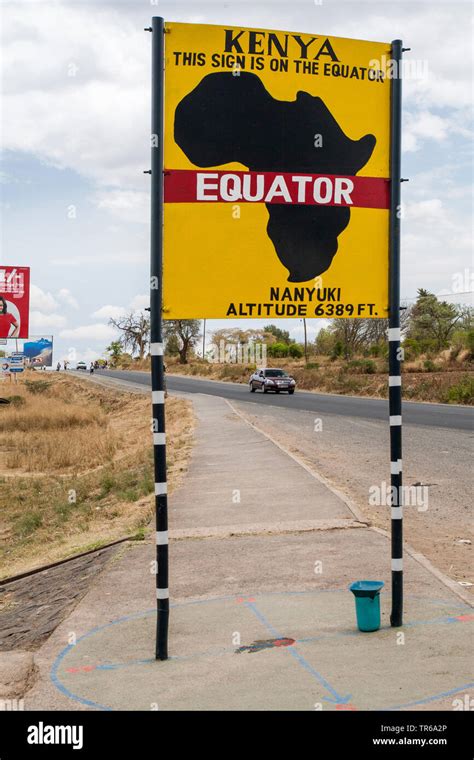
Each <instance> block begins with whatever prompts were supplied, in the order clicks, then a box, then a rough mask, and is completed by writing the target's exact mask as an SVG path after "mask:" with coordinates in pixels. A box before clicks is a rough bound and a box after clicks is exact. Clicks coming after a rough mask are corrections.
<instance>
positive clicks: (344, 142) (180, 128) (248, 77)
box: [174, 71, 376, 282]
mask: <svg viewBox="0 0 474 760" xmlns="http://www.w3.org/2000/svg"><path fill="white" fill-rule="evenodd" d="M174 134H175V140H176V142H177V144H178V145H179V147H180V148H181V149H182V150H183V152H184V153H185V154H186V156H187V158H188V159H189V160H190V161H191V162H192V163H193V164H195V165H196V166H198V167H200V168H205V167H217V166H221V165H223V164H227V163H230V162H232V161H237V162H239V163H241V164H243V165H244V166H246V167H248V169H249V170H250V171H256V172H264V171H270V172H291V173H293V174H295V173H306V174H342V175H350V176H353V175H355V174H357V172H358V171H360V169H362V167H363V166H364V165H365V164H366V163H367V161H368V160H369V158H370V156H371V155H372V151H373V149H374V147H375V142H376V141H375V137H374V135H370V134H369V135H365V136H364V137H362V138H361V139H360V140H350V139H349V138H348V137H347V136H346V135H345V134H344V132H343V131H342V129H341V128H340V126H339V124H338V123H337V121H336V120H335V119H334V117H333V116H332V114H331V113H330V111H329V110H328V108H327V107H326V106H325V104H324V103H323V101H322V100H321V98H319V97H313V96H312V95H309V94H308V93H306V92H298V93H297V96H296V100H294V101H283V100H275V99H274V98H273V97H272V96H271V95H270V93H269V92H267V90H266V89H265V87H264V85H263V83H262V82H261V80H260V79H259V77H258V76H256V75H255V74H249V73H246V72H242V71H241V72H239V76H235V75H234V74H232V73H227V72H224V73H216V74H208V75H207V76H205V77H204V78H203V79H202V80H201V82H200V83H199V84H198V85H197V86H196V87H195V88H194V90H192V92H190V93H189V94H188V95H186V96H185V97H184V98H183V99H182V100H181V102H180V103H179V104H178V106H177V108H176V113H175V124H174ZM315 135H321V136H322V147H315ZM265 205H266V207H267V210H268V213H269V215H270V218H269V221H268V225H267V233H268V236H269V238H270V239H271V241H272V243H273V245H274V247H275V250H276V252H277V255H278V258H279V259H280V261H281V262H282V264H283V265H284V266H285V267H286V268H287V269H288V270H289V277H288V281H289V282H306V281H307V280H310V279H312V278H314V277H316V276H318V275H320V274H321V273H322V272H325V271H326V270H327V269H328V268H329V266H330V265H331V262H332V259H333V257H334V255H335V253H336V251H337V248H338V242H337V237H338V235H339V234H340V233H341V232H342V231H343V230H344V229H345V228H346V227H347V225H348V224H349V219H350V209H349V208H348V207H338V206H308V205H306V206H305V205H286V204H282V205H279V204H271V203H267V204H265Z"/></svg>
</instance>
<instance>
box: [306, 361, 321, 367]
mask: <svg viewBox="0 0 474 760" xmlns="http://www.w3.org/2000/svg"><path fill="white" fill-rule="evenodd" d="M306 369H319V364H318V362H308V363H307V365H306Z"/></svg>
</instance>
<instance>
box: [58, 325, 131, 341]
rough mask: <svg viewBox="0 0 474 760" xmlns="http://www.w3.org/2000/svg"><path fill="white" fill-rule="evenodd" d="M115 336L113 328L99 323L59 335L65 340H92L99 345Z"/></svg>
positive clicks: (69, 330) (62, 332)
mask: <svg viewBox="0 0 474 760" xmlns="http://www.w3.org/2000/svg"><path fill="white" fill-rule="evenodd" d="M116 336H117V332H116V330H114V328H113V327H110V325H104V324H101V323H96V324H93V325H81V326H80V327H74V328H72V329H68V330H61V332H60V333H59V337H60V338H67V339H68V340H93V341H97V342H101V343H102V342H104V341H109V340H113V339H114V338H115V337H116Z"/></svg>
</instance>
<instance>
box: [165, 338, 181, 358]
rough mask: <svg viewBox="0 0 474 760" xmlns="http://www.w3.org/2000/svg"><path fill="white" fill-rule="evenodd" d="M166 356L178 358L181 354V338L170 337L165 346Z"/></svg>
mask: <svg viewBox="0 0 474 760" xmlns="http://www.w3.org/2000/svg"><path fill="white" fill-rule="evenodd" d="M165 354H166V356H178V354H179V338H178V336H177V335H170V336H169V338H168V339H167V341H166V345H165Z"/></svg>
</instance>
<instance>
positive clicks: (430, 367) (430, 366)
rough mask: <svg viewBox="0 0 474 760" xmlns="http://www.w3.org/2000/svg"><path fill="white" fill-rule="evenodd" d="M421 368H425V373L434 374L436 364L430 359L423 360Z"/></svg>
mask: <svg viewBox="0 0 474 760" xmlns="http://www.w3.org/2000/svg"><path fill="white" fill-rule="evenodd" d="M423 367H424V368H425V370H426V372H436V364H435V363H434V361H432V360H431V359H425V361H424V362H423Z"/></svg>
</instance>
